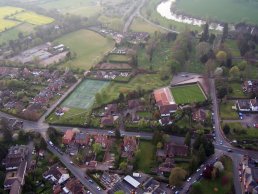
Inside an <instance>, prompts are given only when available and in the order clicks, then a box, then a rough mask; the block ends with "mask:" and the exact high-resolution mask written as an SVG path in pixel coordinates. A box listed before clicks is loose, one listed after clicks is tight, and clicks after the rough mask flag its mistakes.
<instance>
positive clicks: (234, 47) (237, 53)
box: [224, 39, 241, 57]
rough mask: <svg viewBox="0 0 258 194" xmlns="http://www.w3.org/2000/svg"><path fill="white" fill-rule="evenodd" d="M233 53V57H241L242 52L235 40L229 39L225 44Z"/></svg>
mask: <svg viewBox="0 0 258 194" xmlns="http://www.w3.org/2000/svg"><path fill="white" fill-rule="evenodd" d="M224 44H225V45H226V46H227V47H228V48H229V49H230V51H231V53H232V56H233V57H240V56H241V55H240V51H239V49H238V46H237V42H236V41H235V40H229V39H227V40H226V41H225V43H224Z"/></svg>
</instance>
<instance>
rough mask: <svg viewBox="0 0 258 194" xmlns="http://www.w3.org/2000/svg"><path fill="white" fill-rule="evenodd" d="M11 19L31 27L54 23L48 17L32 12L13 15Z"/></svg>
mask: <svg viewBox="0 0 258 194" xmlns="http://www.w3.org/2000/svg"><path fill="white" fill-rule="evenodd" d="M10 18H11V19H16V20H18V21H21V22H26V23H29V24H33V25H45V24H50V23H52V22H53V21H54V19H52V18H50V17H46V16H43V15H38V14H36V13H34V12H30V11H26V12H21V13H18V14H15V15H14V16H12V17H10Z"/></svg>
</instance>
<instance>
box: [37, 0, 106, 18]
mask: <svg viewBox="0 0 258 194" xmlns="http://www.w3.org/2000/svg"><path fill="white" fill-rule="evenodd" d="M39 6H40V7H42V8H44V9H48V10H51V9H58V10H59V11H60V12H62V13H64V14H66V13H70V14H75V15H80V16H84V17H90V16H93V15H96V14H98V13H101V12H102V10H103V8H102V6H100V4H99V3H98V2H97V1H94V0H72V1H71V0H55V1H44V0H42V1H41V3H40V4H39Z"/></svg>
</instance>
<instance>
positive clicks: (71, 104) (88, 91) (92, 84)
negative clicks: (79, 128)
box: [61, 80, 109, 110]
mask: <svg viewBox="0 0 258 194" xmlns="http://www.w3.org/2000/svg"><path fill="white" fill-rule="evenodd" d="M108 83H109V82H106V81H99V80H84V81H82V83H81V84H80V85H79V86H78V87H77V88H76V89H75V90H74V91H73V93H72V94H71V95H70V96H69V97H68V98H66V99H65V101H64V102H63V103H62V104H61V106H62V107H68V108H80V109H85V110H86V109H89V108H90V107H91V106H92V105H93V103H94V101H95V95H96V94H97V93H98V92H100V91H101V90H102V89H103V88H105V87H106V86H107V85H108Z"/></svg>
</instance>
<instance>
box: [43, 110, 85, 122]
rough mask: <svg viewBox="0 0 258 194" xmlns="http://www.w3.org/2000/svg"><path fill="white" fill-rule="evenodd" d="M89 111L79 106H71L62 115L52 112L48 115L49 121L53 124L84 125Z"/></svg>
mask: <svg viewBox="0 0 258 194" xmlns="http://www.w3.org/2000/svg"><path fill="white" fill-rule="evenodd" d="M87 115H88V111H86V110H84V109H79V108H71V109H69V111H68V112H65V114H64V115H63V116H61V117H59V116H56V115H55V113H52V114H51V115H49V116H48V118H47V122H48V123H51V124H70V125H84V123H85V121H86V116H87Z"/></svg>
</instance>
